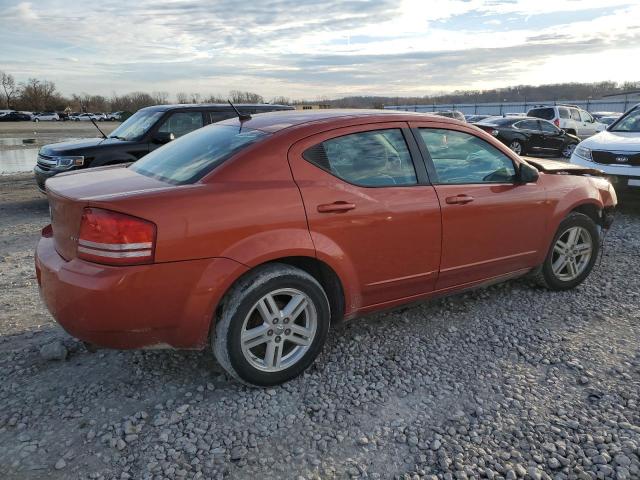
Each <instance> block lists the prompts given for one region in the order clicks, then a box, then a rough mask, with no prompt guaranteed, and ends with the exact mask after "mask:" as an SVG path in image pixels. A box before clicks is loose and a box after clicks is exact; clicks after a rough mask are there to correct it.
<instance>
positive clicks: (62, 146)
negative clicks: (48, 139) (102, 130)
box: [40, 138, 123, 155]
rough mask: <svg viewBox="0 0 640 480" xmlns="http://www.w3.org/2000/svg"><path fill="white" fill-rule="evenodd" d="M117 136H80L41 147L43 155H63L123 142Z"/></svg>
mask: <svg viewBox="0 0 640 480" xmlns="http://www.w3.org/2000/svg"><path fill="white" fill-rule="evenodd" d="M122 143H123V141H122V140H118V139H117V138H80V139H77V140H69V141H67V142H59V143H51V144H49V145H45V146H44V147H42V149H40V152H41V153H42V154H43V155H62V154H66V153H71V152H74V151H76V150H83V149H86V148H93V147H103V146H107V145H116V144H122Z"/></svg>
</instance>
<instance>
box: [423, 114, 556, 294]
mask: <svg viewBox="0 0 640 480" xmlns="http://www.w3.org/2000/svg"><path fill="white" fill-rule="evenodd" d="M411 126H412V127H423V126H424V127H432V128H418V129H417V130H416V131H415V133H416V137H417V140H418V141H419V144H420V147H421V148H422V149H423V152H424V155H425V157H426V160H427V162H428V163H429V164H430V165H429V167H428V169H429V171H430V172H433V174H432V178H433V179H434V184H435V185H434V186H435V190H436V193H437V195H438V198H439V200H440V204H441V208H442V259H441V263H440V274H439V277H438V281H437V284H436V289H437V290H440V289H446V288H451V287H454V286H458V285H463V284H465V283H469V282H475V281H479V280H485V279H489V278H491V277H495V276H498V275H503V274H506V273H511V272H514V271H516V270H520V269H523V268H529V267H534V266H535V264H536V262H537V259H538V258H539V251H540V249H541V248H544V236H543V235H541V232H544V231H545V225H546V223H545V222H546V216H547V210H548V207H547V205H546V195H545V191H544V189H543V188H542V187H540V186H539V185H536V184H525V185H523V184H516V183H514V179H513V178H509V177H508V176H507V174H508V173H509V172H508V171H509V170H511V172H515V165H514V163H513V159H511V158H510V157H509V156H507V155H506V154H504V153H503V152H502V150H501V149H500V148H499V146H498V145H493V144H492V143H491V142H488V141H486V140H485V139H483V138H479V137H478V136H477V135H476V132H475V131H473V130H471V129H468V128H466V127H462V126H452V125H442V126H441V128H433V127H436V125H433V124H431V125H424V124H423V125H421V124H420V123H417V122H416V123H413V122H412V123H411ZM439 138H442V139H441V140H439ZM490 168H493V169H495V171H496V173H498V175H493V174H487V169H490Z"/></svg>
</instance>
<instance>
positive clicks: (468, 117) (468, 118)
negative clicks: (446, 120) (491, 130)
mask: <svg viewBox="0 0 640 480" xmlns="http://www.w3.org/2000/svg"><path fill="white" fill-rule="evenodd" d="M489 117H491V115H465V116H464V120H465V121H466V122H467V123H475V122H479V121H481V120H484V119H485V118H489Z"/></svg>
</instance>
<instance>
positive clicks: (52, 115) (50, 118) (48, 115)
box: [33, 112, 60, 122]
mask: <svg viewBox="0 0 640 480" xmlns="http://www.w3.org/2000/svg"><path fill="white" fill-rule="evenodd" d="M59 120H60V116H59V115H58V114H57V113H56V112H44V113H38V114H37V115H35V116H34V117H33V121H34V122H57V121H59Z"/></svg>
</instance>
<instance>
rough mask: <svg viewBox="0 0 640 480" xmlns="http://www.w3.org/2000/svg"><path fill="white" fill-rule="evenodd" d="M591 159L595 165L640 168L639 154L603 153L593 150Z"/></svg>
mask: <svg viewBox="0 0 640 480" xmlns="http://www.w3.org/2000/svg"><path fill="white" fill-rule="evenodd" d="M591 157H592V158H593V161H594V162H596V163H601V164H604V165H620V166H623V165H629V166H640V152H603V151H601V150H593V151H592V152H591Z"/></svg>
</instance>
